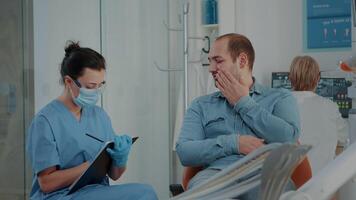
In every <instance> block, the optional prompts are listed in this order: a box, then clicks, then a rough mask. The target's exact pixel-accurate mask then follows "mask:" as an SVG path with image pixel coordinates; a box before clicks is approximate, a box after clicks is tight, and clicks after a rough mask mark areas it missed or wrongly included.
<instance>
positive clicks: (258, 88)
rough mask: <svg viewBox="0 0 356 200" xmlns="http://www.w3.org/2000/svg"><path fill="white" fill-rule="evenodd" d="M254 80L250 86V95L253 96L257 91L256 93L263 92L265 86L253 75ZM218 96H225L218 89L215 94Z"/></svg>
mask: <svg viewBox="0 0 356 200" xmlns="http://www.w3.org/2000/svg"><path fill="white" fill-rule="evenodd" d="M252 80H253V84H252V86H251V88H250V92H249V93H250V96H252V94H254V93H256V94H262V92H263V87H262V86H261V85H260V84H259V83H258V82H257V81H256V79H255V77H252ZM214 96H216V97H219V98H225V97H224V95H223V94H222V93H221V92H220V91H218V92H216V94H215V95H214Z"/></svg>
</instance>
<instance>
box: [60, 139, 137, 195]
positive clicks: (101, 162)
mask: <svg viewBox="0 0 356 200" xmlns="http://www.w3.org/2000/svg"><path fill="white" fill-rule="evenodd" d="M137 139H138V137H133V138H132V144H133V143H135V141H136V140H137ZM107 148H114V142H113V141H108V142H106V143H105V144H104V146H103V147H102V148H101V149H100V151H99V153H98V154H97V155H96V156H95V159H94V161H93V162H92V163H91V164H90V165H89V167H88V169H86V170H85V171H84V173H83V174H82V175H80V177H79V178H77V180H75V181H74V182H73V183H72V184H71V185H70V186H69V191H68V193H67V195H70V194H72V193H74V192H76V191H77V190H79V189H80V188H82V187H84V186H86V185H90V184H96V183H101V182H102V181H103V178H105V176H106V174H107V173H108V171H109V169H110V167H111V163H112V159H111V157H110V155H109V154H108V153H107V152H106V149H107Z"/></svg>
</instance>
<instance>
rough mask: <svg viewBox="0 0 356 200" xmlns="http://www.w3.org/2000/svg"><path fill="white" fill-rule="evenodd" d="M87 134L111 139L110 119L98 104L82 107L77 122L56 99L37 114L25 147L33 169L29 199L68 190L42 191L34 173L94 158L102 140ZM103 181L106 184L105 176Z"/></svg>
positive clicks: (66, 167) (60, 194) (62, 194)
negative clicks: (46, 192)
mask: <svg viewBox="0 0 356 200" xmlns="http://www.w3.org/2000/svg"><path fill="white" fill-rule="evenodd" d="M86 133H88V134H90V135H93V136H94V137H96V138H99V139H100V140H102V141H104V142H106V141H111V140H113V138H114V135H115V133H114V130H113V128H112V125H111V121H110V118H109V116H108V115H107V114H106V112H105V111H104V110H103V109H101V108H100V107H98V106H90V107H84V108H83V109H82V114H81V118H80V120H79V121H78V120H77V119H76V118H75V117H74V115H73V114H72V113H71V112H70V111H69V110H68V108H67V107H66V106H65V105H64V104H63V103H62V102H61V101H59V100H53V101H52V102H51V103H49V104H48V105H46V106H45V107H44V108H42V110H41V111H40V112H38V113H37V115H36V116H35V117H34V119H33V121H32V123H31V125H30V128H29V133H28V138H27V146H26V151H27V154H28V156H29V158H30V160H31V163H32V169H33V172H34V176H33V183H32V191H31V194H30V197H31V199H49V198H55V199H57V198H60V197H61V196H64V195H65V194H66V193H67V191H68V187H67V188H62V189H60V190H57V191H54V192H52V193H48V194H45V193H43V192H42V191H41V189H40V186H39V183H38V178H37V174H38V173H39V172H41V171H42V170H44V169H47V168H49V167H53V166H57V168H58V169H59V170H63V169H68V168H72V167H75V166H77V165H80V164H82V163H83V162H85V161H90V160H91V159H93V158H94V156H95V155H96V154H97V153H98V151H99V150H100V148H101V147H102V145H103V143H102V142H100V141H98V140H95V139H93V138H91V137H89V136H87V135H85V134H86ZM102 184H104V185H108V178H107V177H106V178H105V179H104V180H103V182H102ZM67 197H69V196H67Z"/></svg>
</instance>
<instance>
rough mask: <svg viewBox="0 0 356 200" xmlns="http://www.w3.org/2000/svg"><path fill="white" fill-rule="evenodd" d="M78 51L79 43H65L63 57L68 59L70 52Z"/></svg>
mask: <svg viewBox="0 0 356 200" xmlns="http://www.w3.org/2000/svg"><path fill="white" fill-rule="evenodd" d="M78 49H80V46H79V42H74V41H67V45H66V48H65V49H64V51H65V52H66V54H65V56H66V57H69V56H70V54H71V53H72V52H74V51H76V50H78Z"/></svg>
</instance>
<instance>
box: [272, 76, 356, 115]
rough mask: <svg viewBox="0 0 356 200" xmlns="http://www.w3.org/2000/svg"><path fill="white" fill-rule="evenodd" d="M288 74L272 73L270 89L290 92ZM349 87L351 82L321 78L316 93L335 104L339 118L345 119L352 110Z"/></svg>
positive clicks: (342, 79)
mask: <svg viewBox="0 0 356 200" xmlns="http://www.w3.org/2000/svg"><path fill="white" fill-rule="evenodd" d="M288 74H289V73H288V72H272V88H285V89H288V90H292V86H291V83H290V81H289V79H288ZM349 86H351V82H350V81H347V80H345V79H344V78H326V77H321V78H320V81H319V83H318V86H317V89H316V93H317V94H318V95H320V96H323V97H325V98H328V99H330V100H332V101H333V102H335V103H337V105H338V106H339V111H340V113H341V116H342V117H344V118H347V117H348V115H349V110H350V109H351V108H352V100H351V98H349V97H348V95H347V88H348V87H349Z"/></svg>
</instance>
